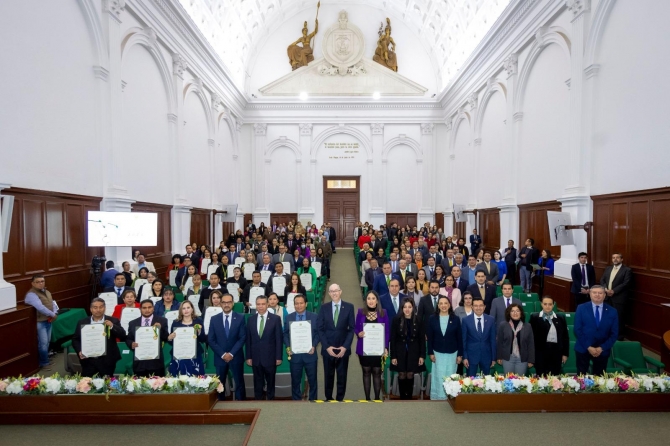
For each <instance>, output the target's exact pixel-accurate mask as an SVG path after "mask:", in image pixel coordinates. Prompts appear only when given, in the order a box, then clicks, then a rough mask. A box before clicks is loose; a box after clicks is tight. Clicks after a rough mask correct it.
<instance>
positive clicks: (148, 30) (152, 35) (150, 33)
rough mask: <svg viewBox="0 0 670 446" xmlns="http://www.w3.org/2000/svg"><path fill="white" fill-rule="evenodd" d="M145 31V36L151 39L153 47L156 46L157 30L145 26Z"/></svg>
mask: <svg viewBox="0 0 670 446" xmlns="http://www.w3.org/2000/svg"><path fill="white" fill-rule="evenodd" d="M143 30H144V34H145V35H146V36H147V38H148V39H149V42H151V44H152V45H156V42H157V40H158V37H157V36H156V30H154V29H153V28H151V27H150V26H145V27H144V28H143Z"/></svg>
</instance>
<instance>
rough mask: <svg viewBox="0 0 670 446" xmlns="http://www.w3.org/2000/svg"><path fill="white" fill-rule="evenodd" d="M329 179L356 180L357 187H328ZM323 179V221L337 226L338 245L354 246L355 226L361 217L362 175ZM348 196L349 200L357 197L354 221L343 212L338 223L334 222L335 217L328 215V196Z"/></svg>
mask: <svg viewBox="0 0 670 446" xmlns="http://www.w3.org/2000/svg"><path fill="white" fill-rule="evenodd" d="M328 180H356V187H355V188H351V189H328V188H327V184H328ZM322 181H323V183H322V184H323V223H324V224H326V223H328V222H329V220H330V223H331V225H333V226H335V225H337V226H336V231H337V234H336V235H337V240H336V241H335V246H336V247H345V246H352V245H353V244H354V235H353V231H354V227H355V226H356V223H357V222H358V221H359V220H360V218H361V177H360V176H346V175H345V176H340V175H328V176H324V177H323V178H322ZM329 196H330V197H336V196H340V197H343V198H344V197H346V198H347V200H349V199H353V197H355V201H356V206H355V211H354V214H355V216H354V217H353V220H355V221H353V223H352V219H351V218H345V217H344V215H343V212H340V213H339V214H340V215H339V220H338V221H337V223H333V221H332V220H333V219H331V218H330V217H329V216H328V214H327V213H328V206H327V205H326V203H327V201H328V197H329ZM340 211H343V209H340ZM347 226H350V228H349V229H350V230H348V229H347Z"/></svg>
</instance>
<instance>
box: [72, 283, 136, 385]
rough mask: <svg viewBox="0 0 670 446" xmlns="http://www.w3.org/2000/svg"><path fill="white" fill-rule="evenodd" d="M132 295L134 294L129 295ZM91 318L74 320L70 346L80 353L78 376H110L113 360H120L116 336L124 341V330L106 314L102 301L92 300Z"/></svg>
mask: <svg viewBox="0 0 670 446" xmlns="http://www.w3.org/2000/svg"><path fill="white" fill-rule="evenodd" d="M131 296H132V297H133V298H134V297H135V296H134V295H131ZM90 310H91V317H87V318H84V319H81V320H80V321H79V322H77V328H76V329H75V331H74V336H73V337H72V348H74V351H75V352H77V354H78V355H79V360H80V362H81V375H82V376H87V377H92V376H93V375H96V374H97V375H98V376H100V377H102V376H113V375H114V369H115V368H116V361H118V360H119V359H121V353H120V352H119V347H118V345H117V344H116V340H117V338H118V339H120V340H121V341H125V340H126V332H125V331H124V330H123V328H121V325H120V323H119V320H118V319H117V318H115V317H110V316H105V301H104V300H103V299H101V298H99V297H96V298H93V300H91V306H90Z"/></svg>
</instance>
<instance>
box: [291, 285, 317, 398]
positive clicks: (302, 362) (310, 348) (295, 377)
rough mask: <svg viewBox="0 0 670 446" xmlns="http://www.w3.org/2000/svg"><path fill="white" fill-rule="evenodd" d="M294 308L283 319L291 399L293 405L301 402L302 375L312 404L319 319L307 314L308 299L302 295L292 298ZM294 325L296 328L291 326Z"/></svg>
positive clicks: (315, 380) (315, 386) (315, 385)
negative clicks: (289, 371) (294, 402)
mask: <svg viewBox="0 0 670 446" xmlns="http://www.w3.org/2000/svg"><path fill="white" fill-rule="evenodd" d="M293 305H294V307H295V311H294V312H293V313H291V314H289V315H288V316H286V319H285V320H286V323H285V324H284V345H286V352H287V353H288V357H289V361H290V366H291V398H292V399H293V400H296V401H298V400H301V399H302V395H301V393H300V383H301V382H302V373H303V371H304V372H305V375H307V382H308V383H309V400H310V401H314V400H315V399H316V398H317V392H318V384H317V379H316V368H317V365H318V362H319V355H318V354H317V353H316V346H317V345H318V344H319V332H318V330H317V318H318V316H317V315H316V313H312V312H311V311H307V298H305V295H304V294H298V295H297V296H295V297H294V298H293ZM296 322H297V324H296V325H294V326H292V325H293V324H295V323H296Z"/></svg>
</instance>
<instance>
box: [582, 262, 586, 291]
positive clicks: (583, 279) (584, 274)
mask: <svg viewBox="0 0 670 446" xmlns="http://www.w3.org/2000/svg"><path fill="white" fill-rule="evenodd" d="M582 286H586V270H585V269H584V265H582Z"/></svg>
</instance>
